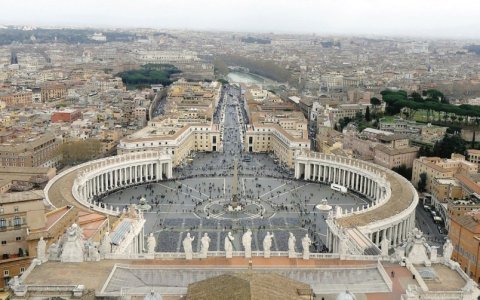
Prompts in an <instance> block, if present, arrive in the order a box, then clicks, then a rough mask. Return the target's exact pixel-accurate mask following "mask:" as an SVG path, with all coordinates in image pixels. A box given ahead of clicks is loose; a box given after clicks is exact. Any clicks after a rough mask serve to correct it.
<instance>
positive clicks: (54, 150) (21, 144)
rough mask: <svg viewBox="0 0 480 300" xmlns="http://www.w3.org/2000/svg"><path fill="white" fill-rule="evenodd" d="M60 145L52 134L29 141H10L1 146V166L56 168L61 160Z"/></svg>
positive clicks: (45, 134) (42, 135)
mask: <svg viewBox="0 0 480 300" xmlns="http://www.w3.org/2000/svg"><path fill="white" fill-rule="evenodd" d="M59 145H60V143H59V142H58V141H57V139H56V138H55V136H54V135H53V134H52V133H44V134H41V135H39V136H37V137H34V138H31V139H29V140H18V139H17V140H9V141H7V142H5V143H2V144H0V166H5V167H54V166H56V165H57V163H58V161H59V159H60V157H59V153H58V147H59Z"/></svg>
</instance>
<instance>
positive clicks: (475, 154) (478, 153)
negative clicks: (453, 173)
mask: <svg viewBox="0 0 480 300" xmlns="http://www.w3.org/2000/svg"><path fill="white" fill-rule="evenodd" d="M467 160H468V161H469V162H472V163H474V164H477V165H480V150H477V149H468V150H467Z"/></svg>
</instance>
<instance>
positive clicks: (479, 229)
mask: <svg viewBox="0 0 480 300" xmlns="http://www.w3.org/2000/svg"><path fill="white" fill-rule="evenodd" d="M448 238H449V239H450V240H451V241H452V244H453V246H454V251H453V255H452V260H454V261H456V262H458V263H459V264H460V266H461V267H462V269H463V270H464V271H465V273H466V274H467V275H469V276H470V277H471V278H472V279H473V280H475V281H476V282H477V283H479V282H480V256H479V253H480V251H479V250H480V213H479V211H478V210H476V211H471V212H468V213H466V214H463V215H460V216H452V218H451V219H450V230H449V232H448Z"/></svg>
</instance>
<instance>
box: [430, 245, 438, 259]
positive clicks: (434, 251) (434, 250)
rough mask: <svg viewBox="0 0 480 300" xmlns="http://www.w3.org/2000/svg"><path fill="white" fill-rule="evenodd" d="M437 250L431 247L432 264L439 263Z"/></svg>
mask: <svg viewBox="0 0 480 300" xmlns="http://www.w3.org/2000/svg"><path fill="white" fill-rule="evenodd" d="M437 250H438V249H437V247H435V246H432V247H430V261H432V262H436V261H437V259H438V258H437V255H438V253H437Z"/></svg>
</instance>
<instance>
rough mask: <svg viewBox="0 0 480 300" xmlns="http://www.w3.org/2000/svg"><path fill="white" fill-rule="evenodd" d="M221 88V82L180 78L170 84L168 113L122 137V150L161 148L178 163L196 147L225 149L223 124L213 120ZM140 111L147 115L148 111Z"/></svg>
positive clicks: (201, 149) (127, 151) (123, 152)
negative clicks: (222, 141)
mask: <svg viewBox="0 0 480 300" xmlns="http://www.w3.org/2000/svg"><path fill="white" fill-rule="evenodd" d="M220 90H221V86H220V84H219V83H195V82H186V81H183V80H179V81H177V82H176V83H175V84H173V85H172V86H171V87H169V90H168V93H167V98H166V103H165V104H164V107H165V108H164V109H165V113H164V114H162V115H161V116H158V117H156V118H155V119H153V120H152V121H149V122H148V125H147V126H146V127H145V128H143V129H141V130H139V131H137V132H135V133H133V134H131V135H129V136H127V137H125V138H123V139H121V140H120V143H119V145H118V146H117V152H118V154H125V153H131V152H141V151H149V150H154V151H160V152H163V153H167V154H171V155H172V157H173V163H174V165H178V164H180V163H181V162H182V161H183V160H185V159H186V158H187V157H188V156H189V155H190V154H191V152H192V151H204V152H211V151H221V149H222V148H221V147H222V146H221V145H222V143H221V139H220V137H221V132H220V126H219V124H215V123H214V122H213V113H214V111H215V110H216V108H217V106H218V102H219V99H220ZM134 113H135V114H137V110H135V112H134ZM138 113H139V114H140V113H141V114H142V116H143V117H144V114H145V113H146V112H145V111H143V110H142V111H139V112H138Z"/></svg>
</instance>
